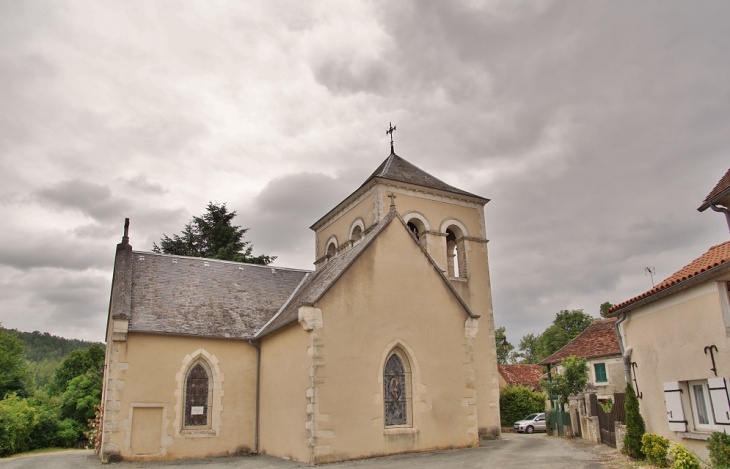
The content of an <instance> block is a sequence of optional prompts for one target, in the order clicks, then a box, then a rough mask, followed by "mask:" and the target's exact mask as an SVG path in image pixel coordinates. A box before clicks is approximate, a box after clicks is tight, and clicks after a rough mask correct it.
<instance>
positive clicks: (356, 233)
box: [350, 225, 362, 241]
mask: <svg viewBox="0 0 730 469" xmlns="http://www.w3.org/2000/svg"><path fill="white" fill-rule="evenodd" d="M361 237H362V228H360V225H358V226H356V227H354V228H353V229H352V235H350V241H358V240H359V239H360V238H361Z"/></svg>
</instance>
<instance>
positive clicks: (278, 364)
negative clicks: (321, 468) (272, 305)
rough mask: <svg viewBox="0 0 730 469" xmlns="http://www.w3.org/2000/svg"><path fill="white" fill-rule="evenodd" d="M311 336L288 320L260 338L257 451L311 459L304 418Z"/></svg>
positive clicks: (298, 458)
mask: <svg viewBox="0 0 730 469" xmlns="http://www.w3.org/2000/svg"><path fill="white" fill-rule="evenodd" d="M310 346H311V337H310V336H309V334H307V333H306V332H305V331H304V330H303V329H302V327H301V326H300V325H299V324H297V323H294V324H291V325H289V326H287V327H285V328H283V329H281V330H279V331H276V332H275V333H273V334H271V335H269V336H266V337H264V338H263V339H262V341H261V388H260V392H261V396H260V407H259V412H260V424H259V425H260V429H259V452H261V453H264V454H270V455H272V456H278V457H284V458H291V459H295V460H298V461H309V460H310V459H311V453H312V451H311V446H310V445H309V444H308V436H309V435H308V432H307V429H306V426H305V425H306V421H307V420H308V414H307V404H308V403H309V398H308V397H307V389H308V388H309V387H310V376H309V367H310V365H311V357H310V355H309V354H308V349H309V347H310Z"/></svg>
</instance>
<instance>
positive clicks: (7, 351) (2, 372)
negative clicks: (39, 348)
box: [0, 326, 32, 399]
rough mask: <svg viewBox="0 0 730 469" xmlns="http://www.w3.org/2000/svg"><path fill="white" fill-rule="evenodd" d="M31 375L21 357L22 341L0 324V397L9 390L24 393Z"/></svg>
mask: <svg viewBox="0 0 730 469" xmlns="http://www.w3.org/2000/svg"><path fill="white" fill-rule="evenodd" d="M31 376H32V375H31V373H30V372H29V370H28V364H27V363H26V361H25V358H24V357H23V341H22V340H20V339H19V338H17V337H16V336H15V335H14V334H12V333H10V332H8V331H6V330H5V329H3V328H2V326H0V399H3V398H4V397H5V395H6V394H8V393H10V392H17V393H20V394H23V395H26V391H27V389H26V387H27V385H28V384H29V383H28V380H29V379H30V378H31Z"/></svg>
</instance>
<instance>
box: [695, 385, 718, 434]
mask: <svg viewBox="0 0 730 469" xmlns="http://www.w3.org/2000/svg"><path fill="white" fill-rule="evenodd" d="M689 390H690V392H689V396H690V402H691V405H692V414H693V417H694V424H695V428H697V429H698V430H712V429H714V426H715V421H714V420H713V418H712V411H711V408H710V395H709V392H708V389H707V381H690V382H689Z"/></svg>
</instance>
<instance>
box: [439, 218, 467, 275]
mask: <svg viewBox="0 0 730 469" xmlns="http://www.w3.org/2000/svg"><path fill="white" fill-rule="evenodd" d="M444 225H445V226H444ZM444 228H445V229H444ZM442 230H443V231H442V232H443V233H446V266H447V273H448V275H449V277H466V276H467V275H466V274H467V267H466V244H465V243H464V238H465V237H466V236H467V234H466V229H465V228H464V225H462V224H461V223H459V222H457V221H456V220H449V221H447V222H444V224H443V225H442Z"/></svg>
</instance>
